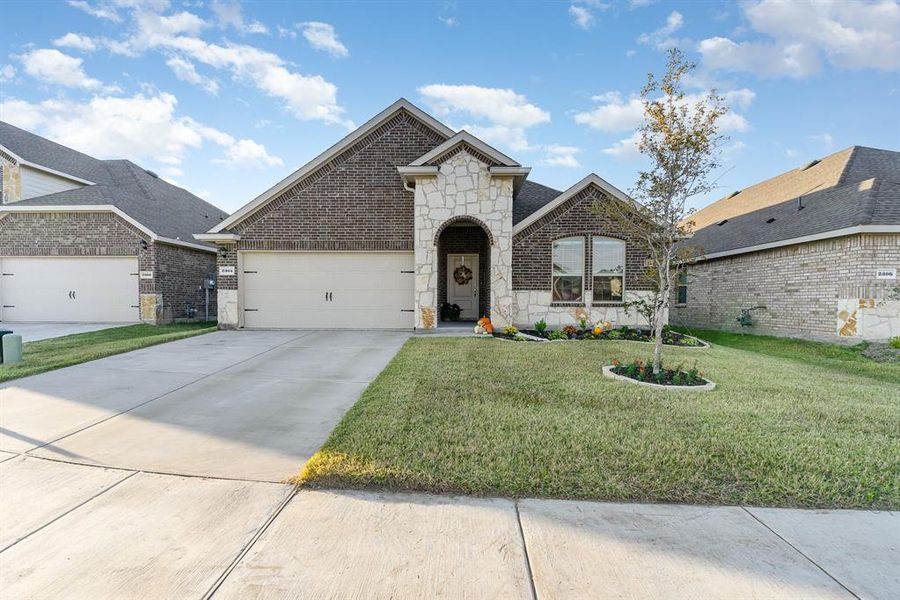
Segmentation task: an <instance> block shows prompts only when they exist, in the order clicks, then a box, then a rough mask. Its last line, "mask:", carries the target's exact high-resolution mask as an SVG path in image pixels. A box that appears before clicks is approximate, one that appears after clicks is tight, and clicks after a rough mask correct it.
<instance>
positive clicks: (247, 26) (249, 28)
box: [209, 0, 269, 33]
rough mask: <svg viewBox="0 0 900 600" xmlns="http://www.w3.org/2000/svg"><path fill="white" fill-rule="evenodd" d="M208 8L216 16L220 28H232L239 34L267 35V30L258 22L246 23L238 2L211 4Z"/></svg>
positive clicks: (235, 0) (236, 0) (234, 0)
mask: <svg viewBox="0 0 900 600" xmlns="http://www.w3.org/2000/svg"><path fill="white" fill-rule="evenodd" d="M209 8H210V9H211V10H212V11H213V14H215V15H216V20H217V22H218V24H219V26H220V27H233V28H234V29H235V30H237V31H239V32H240V33H269V28H268V27H266V26H265V25H263V24H262V23H260V22H259V21H249V22H248V21H246V20H245V19H244V13H243V9H242V7H241V3H240V0H232V1H231V2H218V1H216V2H213V3H212V4H210V6H209Z"/></svg>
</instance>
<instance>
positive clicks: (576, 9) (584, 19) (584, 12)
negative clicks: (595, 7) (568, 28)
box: [569, 4, 597, 29]
mask: <svg viewBox="0 0 900 600" xmlns="http://www.w3.org/2000/svg"><path fill="white" fill-rule="evenodd" d="M569 14H570V15H571V16H572V20H573V22H574V23H575V25H577V26H578V27H581V28H582V29H590V28H591V27H593V26H594V23H596V22H597V19H596V18H595V17H594V15H593V14H591V11H589V10H588V9H587V8H585V7H584V6H580V5H578V4H572V5H570V6H569Z"/></svg>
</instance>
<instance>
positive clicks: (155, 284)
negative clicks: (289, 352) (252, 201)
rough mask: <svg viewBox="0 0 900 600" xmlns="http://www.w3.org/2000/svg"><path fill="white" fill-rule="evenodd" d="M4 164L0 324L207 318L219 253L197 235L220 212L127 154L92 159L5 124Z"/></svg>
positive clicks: (0, 149)
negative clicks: (125, 157) (210, 282)
mask: <svg viewBox="0 0 900 600" xmlns="http://www.w3.org/2000/svg"><path fill="white" fill-rule="evenodd" d="M0 170H2V181H3V186H2V203H0V272H2V275H0V320H3V321H58V322H74V321H97V322H137V321H141V320H142V321H144V322H148V323H161V322H167V321H171V320H174V319H181V318H203V317H204V316H205V314H206V311H207V306H206V296H207V294H206V291H205V290H204V286H205V285H208V284H206V283H205V282H207V281H208V280H209V279H210V278H213V277H214V276H215V262H216V249H215V247H214V246H212V245H210V244H208V243H205V242H198V241H197V240H195V239H194V238H193V235H192V234H193V233H195V232H197V231H205V230H207V229H209V228H210V227H212V226H213V225H215V224H217V223H219V222H220V221H221V220H222V219H224V218H225V217H226V216H227V215H226V213H224V212H223V211H221V210H219V209H218V208H216V207H215V206H213V205H211V204H209V203H208V202H205V201H203V200H202V199H200V198H198V197H197V196H194V195H193V194H191V193H190V192H188V191H186V190H184V189H182V188H179V187H177V186H174V185H171V184H169V183H167V182H166V181H163V180H162V179H160V178H159V177H158V176H157V175H156V174H154V173H152V172H150V171H147V170H145V169H142V168H141V167H139V166H138V165H136V164H134V163H132V162H130V161H127V160H98V159H96V158H93V157H91V156H88V155H86V154H83V153H81V152H77V151H75V150H73V149H71V148H67V147H65V146H62V145H60V144H57V143H55V142H52V141H50V140H48V139H46V138H43V137H40V136H38V135H35V134H32V133H29V132H27V131H25V130H23V129H19V128H17V127H14V126H12V125H10V124H8V123H4V122H0ZM210 298H211V301H212V302H213V303H214V302H215V294H214V293H212V294H211V295H210ZM209 309H210V316H211V318H214V317H215V312H216V307H215V304H212V305H211V306H210V307H209Z"/></svg>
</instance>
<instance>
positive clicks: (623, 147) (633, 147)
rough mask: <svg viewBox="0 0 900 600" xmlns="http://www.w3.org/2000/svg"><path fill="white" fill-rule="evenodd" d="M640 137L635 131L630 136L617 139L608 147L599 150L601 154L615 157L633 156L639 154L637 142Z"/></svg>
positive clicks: (625, 157)
mask: <svg viewBox="0 0 900 600" xmlns="http://www.w3.org/2000/svg"><path fill="white" fill-rule="evenodd" d="M640 139H641V136H640V134H639V133H638V132H637V131H635V132H634V133H633V134H632V135H631V136H629V137H627V138H624V139H621V140H619V141H618V142H616V143H615V144H613V145H612V146H609V147H608V148H603V149H602V150H601V152H603V154H609V155H610V156H615V157H616V158H624V159H628V158H635V157H637V156H638V155H639V154H640V152H638V142H639V141H640Z"/></svg>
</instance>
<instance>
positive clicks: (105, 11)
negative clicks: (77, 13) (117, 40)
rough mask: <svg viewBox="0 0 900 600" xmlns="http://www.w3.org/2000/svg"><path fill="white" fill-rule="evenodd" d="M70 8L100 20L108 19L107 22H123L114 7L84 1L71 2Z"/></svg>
mask: <svg viewBox="0 0 900 600" xmlns="http://www.w3.org/2000/svg"><path fill="white" fill-rule="evenodd" d="M69 6H72V7H74V8H77V9H78V10H82V11H84V12H86V13H87V14H89V15H91V16H92V17H97V18H98V19H106V20H107V21H113V22H114V23H118V22H119V21H121V20H122V19H121V17H119V13H118V12H116V10H115V8H113V7H107V6H102V5H93V4H90V3H88V2H85V1H84V0H69Z"/></svg>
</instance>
